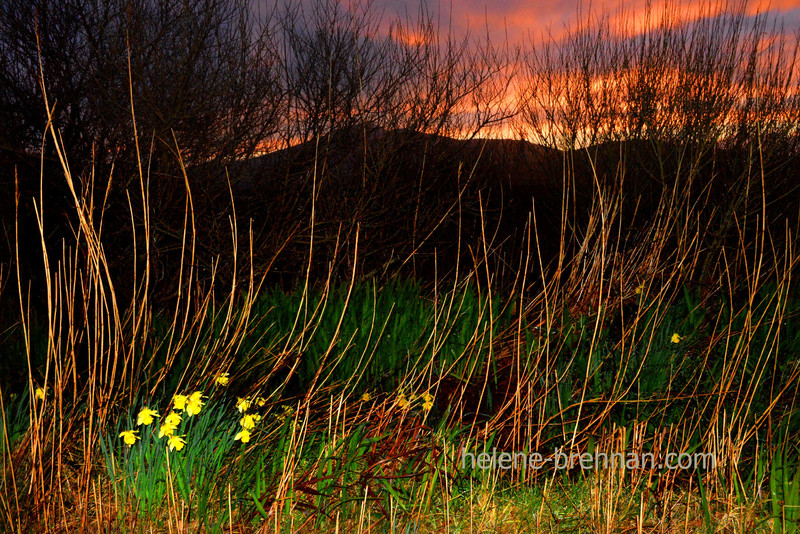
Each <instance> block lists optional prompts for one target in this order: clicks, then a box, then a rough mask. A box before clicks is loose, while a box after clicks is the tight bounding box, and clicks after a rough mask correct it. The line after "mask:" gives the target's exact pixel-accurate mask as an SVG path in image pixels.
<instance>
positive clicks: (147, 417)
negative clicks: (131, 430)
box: [136, 406, 158, 425]
mask: <svg viewBox="0 0 800 534" xmlns="http://www.w3.org/2000/svg"><path fill="white" fill-rule="evenodd" d="M154 417H158V412H157V411H155V410H151V409H150V408H148V407H147V406H145V407H144V408H142V409H141V411H139V415H138V417H136V424H137V425H149V424H150V423H152V422H153V418H154Z"/></svg>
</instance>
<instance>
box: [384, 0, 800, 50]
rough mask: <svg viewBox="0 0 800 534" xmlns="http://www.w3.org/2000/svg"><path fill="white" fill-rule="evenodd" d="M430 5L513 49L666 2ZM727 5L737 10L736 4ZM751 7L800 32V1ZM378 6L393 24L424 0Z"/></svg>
mask: <svg viewBox="0 0 800 534" xmlns="http://www.w3.org/2000/svg"><path fill="white" fill-rule="evenodd" d="M426 4H427V5H428V7H429V8H430V9H431V11H432V12H434V13H437V14H438V15H439V16H440V20H441V21H442V26H443V27H446V25H447V24H448V23H449V22H450V21H452V25H453V29H454V30H455V31H456V33H460V32H461V31H463V30H464V29H466V28H469V29H470V30H471V31H472V32H476V31H477V32H481V33H483V32H484V31H485V30H486V28H487V26H488V29H489V31H490V37H491V38H492V41H493V42H495V43H496V42H500V41H501V40H502V39H503V38H504V37H505V36H506V35H507V36H508V41H509V44H512V45H517V44H523V43H529V42H530V40H531V39H532V40H533V41H534V42H538V41H540V40H541V39H542V38H543V37H545V38H546V37H548V36H549V35H552V36H553V37H555V38H556V39H557V38H558V36H559V35H562V34H563V33H564V29H565V27H567V26H569V27H571V28H574V27H575V26H576V25H577V24H578V23H579V22H585V20H586V14H587V13H589V12H591V13H592V14H594V16H596V15H597V14H599V13H606V14H608V16H610V17H611V18H612V21H613V20H618V19H625V20H626V21H629V22H630V21H635V20H637V19H641V18H642V17H643V16H644V13H645V12H646V11H647V6H648V4H650V5H651V6H652V8H651V9H652V12H653V13H654V14H658V13H660V12H661V10H662V7H663V4H664V2H663V1H658V0H655V1H652V0H651V1H648V0H628V1H626V2H624V6H625V9H624V11H623V10H621V6H622V2H620V1H619V0H596V1H594V2H578V1H576V0H549V1H543V0H427V2H426ZM671 4H672V5H677V6H679V9H680V10H681V11H683V12H684V13H685V14H686V15H687V16H689V17H692V16H697V15H699V14H700V12H701V6H703V5H705V6H708V5H721V4H722V3H718V2H709V1H698V0H683V1H681V2H674V1H673V2H671ZM727 4H728V5H733V4H735V2H727ZM736 5H738V3H736ZM745 5H746V11H747V13H748V14H750V15H755V14H757V13H765V14H767V15H768V16H771V17H775V18H776V19H778V20H780V21H782V23H783V24H784V28H785V29H786V30H787V31H788V32H792V33H793V32H796V31H800V0H771V1H749V2H745ZM374 6H375V7H378V8H380V9H385V12H384V13H385V15H386V16H387V17H388V18H391V17H392V16H394V15H397V14H400V15H404V14H405V13H409V14H410V15H414V14H415V13H416V12H417V10H418V6H419V0H375V3H374Z"/></svg>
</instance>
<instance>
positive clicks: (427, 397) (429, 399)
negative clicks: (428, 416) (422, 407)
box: [422, 391, 433, 403]
mask: <svg viewBox="0 0 800 534" xmlns="http://www.w3.org/2000/svg"><path fill="white" fill-rule="evenodd" d="M422 402H425V403H429V402H433V395H431V394H430V393H428V392H427V391H426V392H425V393H423V394H422Z"/></svg>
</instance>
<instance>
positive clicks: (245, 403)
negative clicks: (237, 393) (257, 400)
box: [236, 397, 252, 412]
mask: <svg viewBox="0 0 800 534" xmlns="http://www.w3.org/2000/svg"><path fill="white" fill-rule="evenodd" d="M251 404H252V403H251V402H250V399H248V398H244V399H243V398H241V397H236V409H237V410H239V412H246V411H247V410H248V409H249V408H250V405H251Z"/></svg>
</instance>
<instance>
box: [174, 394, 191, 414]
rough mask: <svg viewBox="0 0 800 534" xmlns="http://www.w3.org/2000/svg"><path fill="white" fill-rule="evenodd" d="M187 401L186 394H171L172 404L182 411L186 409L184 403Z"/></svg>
mask: <svg viewBox="0 0 800 534" xmlns="http://www.w3.org/2000/svg"><path fill="white" fill-rule="evenodd" d="M188 401H189V398H188V397H187V396H186V395H173V396H172V406H173V407H174V408H175V409H176V410H178V411H180V412H182V411H183V410H185V409H186V403H187V402H188Z"/></svg>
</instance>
